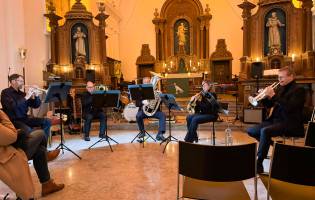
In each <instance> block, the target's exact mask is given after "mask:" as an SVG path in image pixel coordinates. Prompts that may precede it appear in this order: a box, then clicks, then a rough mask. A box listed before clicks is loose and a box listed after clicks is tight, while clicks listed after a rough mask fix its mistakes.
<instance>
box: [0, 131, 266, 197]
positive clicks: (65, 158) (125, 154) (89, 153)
mask: <svg viewBox="0 0 315 200" xmlns="http://www.w3.org/2000/svg"><path fill="white" fill-rule="evenodd" d="M172 133H173V135H174V136H175V137H176V138H178V139H180V140H182V139H183V138H184V136H185V131H182V130H179V131H178V130H176V129H175V130H174V131H173V132H172ZM216 133H217V138H216V143H217V144H223V143H224V131H217V132H216ZM136 134H137V131H135V130H130V131H128V130H123V131H118V130H114V131H111V130H110V131H109V135H110V136H111V137H112V138H114V139H115V140H117V141H118V142H119V144H118V145H114V144H113V146H112V147H113V150H114V152H111V151H110V149H109V147H108V144H107V143H106V142H102V143H99V144H97V145H96V146H95V147H93V148H92V149H91V150H88V147H89V146H90V145H92V144H93V143H94V142H95V141H97V140H98V139H99V138H98V137H96V135H97V132H93V133H92V137H91V141H90V142H86V141H83V140H82V139H81V137H80V136H79V135H71V136H68V135H67V136H66V145H67V146H68V147H69V148H71V149H72V150H73V151H74V152H76V153H78V154H79V155H80V156H81V157H82V160H79V159H78V158H77V157H75V156H74V155H73V154H71V153H70V152H68V151H66V152H65V153H64V154H62V155H60V156H59V157H58V158H57V160H55V161H52V162H50V163H49V168H50V172H51V176H52V177H53V178H54V179H55V180H56V182H63V183H65V185H66V187H65V189H64V190H62V191H60V192H57V193H54V194H51V195H49V196H47V197H45V198H42V199H47V200H50V199H52V200H53V199H75V200H81V199H82V200H83V199H111V200H116V199H117V200H118V199H119V200H120V199H126V200H155V199H156V200H159V199H161V200H169V199H175V198H176V191H177V190H176V189H177V152H178V151H177V147H178V144H177V143H176V142H172V143H170V144H169V145H168V146H167V148H166V152H165V154H163V153H162V150H163V148H164V145H160V144H159V143H154V142H151V141H150V140H149V141H148V142H147V143H145V145H144V148H143V147H142V145H140V144H139V143H137V142H136V143H132V144H131V143H130V141H131V140H132V139H133V138H134V137H135V136H136ZM232 134H233V142H234V143H247V142H251V141H254V140H252V139H251V138H249V137H248V136H247V134H246V133H244V132H242V131H240V130H239V129H232ZM153 135H154V136H155V134H153ZM199 137H200V138H205V139H203V140H201V141H200V142H201V143H210V142H211V140H209V139H207V138H209V137H210V133H209V132H208V131H200V132H199ZM53 140H54V141H53V147H52V148H54V147H55V146H57V145H58V144H59V136H54V139H53ZM264 165H265V168H266V169H267V170H268V162H265V163H264ZM31 169H32V175H33V180H34V183H35V186H36V197H37V198H39V199H41V198H40V192H41V191H40V184H39V182H38V179H37V177H36V173H35V171H34V169H33V167H32V166H31ZM245 185H246V188H247V190H248V192H249V194H250V196H251V197H252V199H254V198H253V195H254V194H253V193H254V192H253V180H248V181H245ZM258 191H259V193H258V194H259V196H258V197H259V199H266V189H265V187H264V186H263V185H262V183H261V182H260V181H259V182H258ZM7 192H9V193H10V197H12V199H14V198H13V197H14V193H12V192H11V191H10V190H9V189H8V188H7V187H6V186H5V185H4V184H3V183H2V182H0V195H1V196H3V195H4V194H6V193H7ZM1 196H0V197H1Z"/></svg>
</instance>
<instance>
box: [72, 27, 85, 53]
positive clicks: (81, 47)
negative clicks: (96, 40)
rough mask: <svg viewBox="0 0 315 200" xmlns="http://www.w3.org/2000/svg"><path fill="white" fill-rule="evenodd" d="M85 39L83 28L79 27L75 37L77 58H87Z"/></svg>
mask: <svg viewBox="0 0 315 200" xmlns="http://www.w3.org/2000/svg"><path fill="white" fill-rule="evenodd" d="M85 37H86V35H85V34H84V33H83V32H82V31H81V27H77V31H76V32H75V33H74V35H73V39H75V56H80V55H82V56H86V51H85V41H84V38H85Z"/></svg>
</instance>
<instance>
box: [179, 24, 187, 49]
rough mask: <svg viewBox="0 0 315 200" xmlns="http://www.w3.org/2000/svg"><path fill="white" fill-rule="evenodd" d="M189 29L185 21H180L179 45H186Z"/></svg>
mask: <svg viewBox="0 0 315 200" xmlns="http://www.w3.org/2000/svg"><path fill="white" fill-rule="evenodd" d="M186 31H187V29H186V28H185V26H184V23H183V22H182V23H180V25H179V26H178V28H177V37H178V45H179V46H184V45H185V43H186V35H185V32H186Z"/></svg>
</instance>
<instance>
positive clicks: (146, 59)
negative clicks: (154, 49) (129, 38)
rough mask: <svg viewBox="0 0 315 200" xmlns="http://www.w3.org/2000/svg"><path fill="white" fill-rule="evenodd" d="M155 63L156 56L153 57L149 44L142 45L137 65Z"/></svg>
mask: <svg viewBox="0 0 315 200" xmlns="http://www.w3.org/2000/svg"><path fill="white" fill-rule="evenodd" d="M154 63H155V58H154V56H152V55H151V52H150V48H149V44H142V48H141V55H140V56H139V57H138V58H137V62H136V64H137V65H144V64H153V65H154Z"/></svg>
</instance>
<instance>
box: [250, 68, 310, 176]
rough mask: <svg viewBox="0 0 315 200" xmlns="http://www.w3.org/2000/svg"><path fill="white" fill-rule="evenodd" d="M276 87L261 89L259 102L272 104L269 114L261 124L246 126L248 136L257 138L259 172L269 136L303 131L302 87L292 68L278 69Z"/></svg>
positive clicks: (298, 133)
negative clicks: (263, 94) (262, 95)
mask: <svg viewBox="0 0 315 200" xmlns="http://www.w3.org/2000/svg"><path fill="white" fill-rule="evenodd" d="M278 80H279V82H280V88H279V89H278V90H277V91H276V92H275V91H274V89H273V88H272V87H270V86H269V87H267V88H266V89H265V91H264V93H265V97H266V98H265V99H263V100H262V104H263V105H265V106H266V107H268V108H273V112H272V115H271V116H270V117H269V118H268V119H266V120H265V121H263V122H262V123H261V124H259V125H256V126H254V127H251V128H249V129H248V130H247V132H248V134H249V135H250V136H251V137H254V138H255V139H257V140H258V141H259V147H258V152H257V157H258V158H257V172H258V173H263V172H264V168H263V164H262V163H263V160H264V159H265V158H266V157H267V154H268V151H269V147H270V145H271V143H272V141H271V138H272V137H276V136H281V135H283V134H286V135H304V126H303V108H304V102H305V90H304V88H303V87H300V86H298V85H297V84H296V82H295V81H294V71H293V69H291V68H289V67H283V68H281V69H279V72H278Z"/></svg>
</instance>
